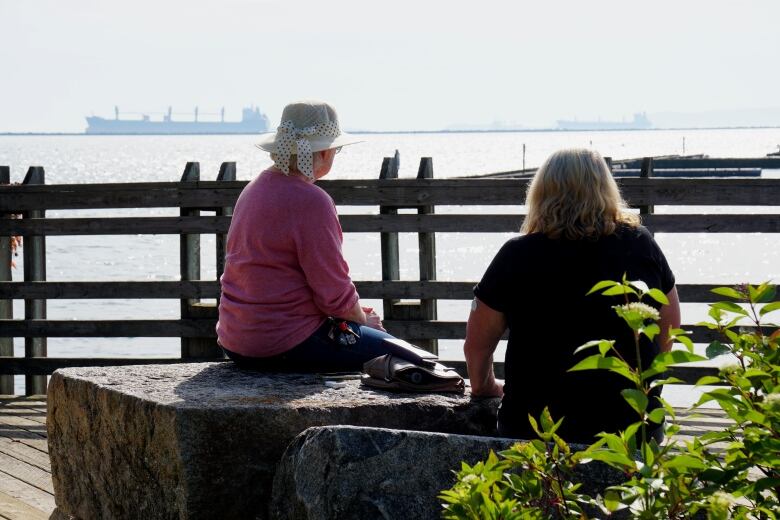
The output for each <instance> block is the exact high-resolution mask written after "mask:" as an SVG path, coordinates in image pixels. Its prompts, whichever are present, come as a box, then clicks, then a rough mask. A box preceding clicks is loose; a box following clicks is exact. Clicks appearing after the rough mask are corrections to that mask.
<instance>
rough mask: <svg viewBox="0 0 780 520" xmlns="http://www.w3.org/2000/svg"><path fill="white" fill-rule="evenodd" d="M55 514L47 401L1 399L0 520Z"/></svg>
mask: <svg viewBox="0 0 780 520" xmlns="http://www.w3.org/2000/svg"><path fill="white" fill-rule="evenodd" d="M53 511H54V488H53V485H52V481H51V467H50V464H49V447H48V445H47V443H46V400H45V397H43V396H39V397H9V398H0V519H2V520H37V519H45V518H49V517H50V515H51V514H52V512H53Z"/></svg>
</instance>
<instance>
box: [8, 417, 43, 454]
mask: <svg viewBox="0 0 780 520" xmlns="http://www.w3.org/2000/svg"><path fill="white" fill-rule="evenodd" d="M0 437H2V438H6V439H12V440H13V442H15V443H19V444H24V445H25V446H27V447H29V448H31V449H36V450H38V451H40V452H41V453H46V454H47V455H46V456H47V457H48V453H49V444H48V441H47V440H46V437H42V436H41V435H40V434H38V433H35V432H31V431H29V430H25V429H24V428H22V427H19V426H13V425H10V424H4V423H3V422H0Z"/></svg>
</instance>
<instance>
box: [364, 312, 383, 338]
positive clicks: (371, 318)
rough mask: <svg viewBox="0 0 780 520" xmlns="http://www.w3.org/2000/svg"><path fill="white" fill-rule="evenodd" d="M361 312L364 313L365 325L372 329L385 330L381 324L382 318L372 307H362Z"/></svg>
mask: <svg viewBox="0 0 780 520" xmlns="http://www.w3.org/2000/svg"><path fill="white" fill-rule="evenodd" d="M363 312H364V313H365V315H366V326H367V327H371V328H372V329H376V330H381V331H382V332H387V331H385V328H384V327H383V326H382V318H381V317H380V316H379V314H377V313H376V312H374V308H373V307H363Z"/></svg>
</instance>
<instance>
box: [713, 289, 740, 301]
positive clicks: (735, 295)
mask: <svg viewBox="0 0 780 520" xmlns="http://www.w3.org/2000/svg"><path fill="white" fill-rule="evenodd" d="M711 292H713V293H715V294H719V295H720V296H725V297H726V298H732V299H734V300H744V299H745V296H744V295H743V294H742V293H740V292H739V291H737V290H736V289H734V288H733V287H716V288H715V289H713V290H712V291H711Z"/></svg>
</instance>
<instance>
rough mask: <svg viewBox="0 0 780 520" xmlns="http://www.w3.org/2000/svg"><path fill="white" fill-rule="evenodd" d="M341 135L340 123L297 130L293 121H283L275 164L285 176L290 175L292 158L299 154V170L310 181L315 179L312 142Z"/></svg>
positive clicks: (273, 157) (331, 122)
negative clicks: (318, 138) (312, 139)
mask: <svg viewBox="0 0 780 520" xmlns="http://www.w3.org/2000/svg"><path fill="white" fill-rule="evenodd" d="M339 135H341V130H339V125H338V122H336V121H324V122H321V123H318V124H316V125H314V126H307V127H304V128H295V125H294V124H293V122H292V121H282V124H280V125H279V128H277V129H276V151H275V153H273V154H272V155H271V158H272V159H273V160H274V164H275V166H276V167H277V168H279V169H280V170H282V171H283V172H284V173H285V174H287V175H289V174H290V156H291V155H292V154H293V153H294V152H293V150H295V153H297V156H298V170H299V171H300V172H301V173H302V174H304V175H305V176H306V177H308V178H309V179H312V180H313V179H314V162H313V155H312V153H313V152H312V148H311V142H310V141H309V139H311V138H313V137H332V138H335V137H338V136H339Z"/></svg>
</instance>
